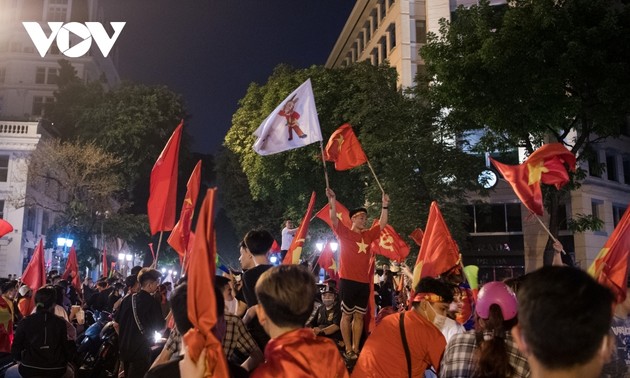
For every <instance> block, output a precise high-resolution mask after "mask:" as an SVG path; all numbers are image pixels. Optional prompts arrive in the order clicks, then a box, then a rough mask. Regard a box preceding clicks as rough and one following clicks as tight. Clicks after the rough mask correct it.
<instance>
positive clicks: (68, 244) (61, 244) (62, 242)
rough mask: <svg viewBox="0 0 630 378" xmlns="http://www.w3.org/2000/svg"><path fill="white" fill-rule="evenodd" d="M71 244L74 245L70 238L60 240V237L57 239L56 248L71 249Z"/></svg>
mask: <svg viewBox="0 0 630 378" xmlns="http://www.w3.org/2000/svg"><path fill="white" fill-rule="evenodd" d="M72 243H74V240H72V239H70V238H62V237H59V238H57V247H64V249H65V248H70V247H72Z"/></svg>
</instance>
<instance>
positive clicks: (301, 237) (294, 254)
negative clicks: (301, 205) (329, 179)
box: [282, 192, 315, 264]
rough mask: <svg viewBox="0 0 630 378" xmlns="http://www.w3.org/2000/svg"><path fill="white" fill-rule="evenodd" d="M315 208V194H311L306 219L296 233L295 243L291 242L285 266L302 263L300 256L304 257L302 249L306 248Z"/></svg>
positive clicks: (284, 262)
mask: <svg viewBox="0 0 630 378" xmlns="http://www.w3.org/2000/svg"><path fill="white" fill-rule="evenodd" d="M314 206H315V192H313V193H312V194H311V200H310V202H309V203H308V208H307V209H306V214H304V218H302V222H301V223H300V227H298V230H297V231H296V232H295V236H294V237H293V241H292V242H291V246H290V247H289V250H288V251H287V254H286V255H285V256H284V260H282V263H283V264H298V263H299V262H300V256H302V247H303V246H304V241H305V240H306V234H307V233H308V226H309V225H310V224H311V217H312V216H313V207H314Z"/></svg>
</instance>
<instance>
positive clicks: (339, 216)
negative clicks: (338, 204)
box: [337, 213, 343, 221]
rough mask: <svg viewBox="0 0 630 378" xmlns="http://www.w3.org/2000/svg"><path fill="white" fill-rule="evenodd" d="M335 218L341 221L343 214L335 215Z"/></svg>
mask: <svg viewBox="0 0 630 378" xmlns="http://www.w3.org/2000/svg"><path fill="white" fill-rule="evenodd" d="M337 218H339V220H340V221H342V220H343V213H337Z"/></svg>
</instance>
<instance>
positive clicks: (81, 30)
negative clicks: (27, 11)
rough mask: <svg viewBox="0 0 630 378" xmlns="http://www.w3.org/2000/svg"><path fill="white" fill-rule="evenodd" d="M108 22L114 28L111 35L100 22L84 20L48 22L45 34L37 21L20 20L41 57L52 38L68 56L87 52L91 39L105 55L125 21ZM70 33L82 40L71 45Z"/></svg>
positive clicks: (50, 43)
mask: <svg viewBox="0 0 630 378" xmlns="http://www.w3.org/2000/svg"><path fill="white" fill-rule="evenodd" d="M109 24H110V25H111V26H112V29H114V34H113V35H112V36H111V37H110V36H109V35H108V34H107V31H106V30H105V28H104V27H103V25H101V23H100V22H86V23H85V25H84V24H81V23H79V22H68V23H67V24H64V23H63V22H49V23H48V26H49V27H50V31H51V32H50V35H49V36H47V35H46V33H44V30H43V29H42V27H41V25H40V24H39V23H37V22H22V25H24V28H25V29H26V32H27V33H28V35H29V36H30V37H31V40H32V41H33V43H34V44H35V48H37V51H38V52H39V55H41V56H42V58H43V57H44V56H45V55H46V53H47V52H48V49H50V46H52V43H53V40H56V41H57V47H58V48H59V51H61V53H62V54H63V55H65V56H67V57H68V58H78V57H80V56H83V55H85V54H87V52H88V51H90V47H91V46H92V40H94V42H96V45H97V46H98V48H99V49H100V50H101V53H103V56H104V57H107V55H109V52H110V51H111V50H112V47H114V43H115V42H116V40H117V39H118V37H119V36H120V32H122V30H123V28H124V27H125V24H126V22H110V23H109ZM70 33H72V34H74V35H76V36H77V37H79V38H81V39H82V41H81V42H79V43H77V44H76V45H74V46H72V47H71V46H70Z"/></svg>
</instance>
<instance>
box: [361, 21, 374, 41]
mask: <svg viewBox="0 0 630 378" xmlns="http://www.w3.org/2000/svg"><path fill="white" fill-rule="evenodd" d="M363 29H364V30H365V46H367V45H368V43H370V39H371V38H372V27H371V26H370V21H368V22H366V23H365V25H364V26H363Z"/></svg>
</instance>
